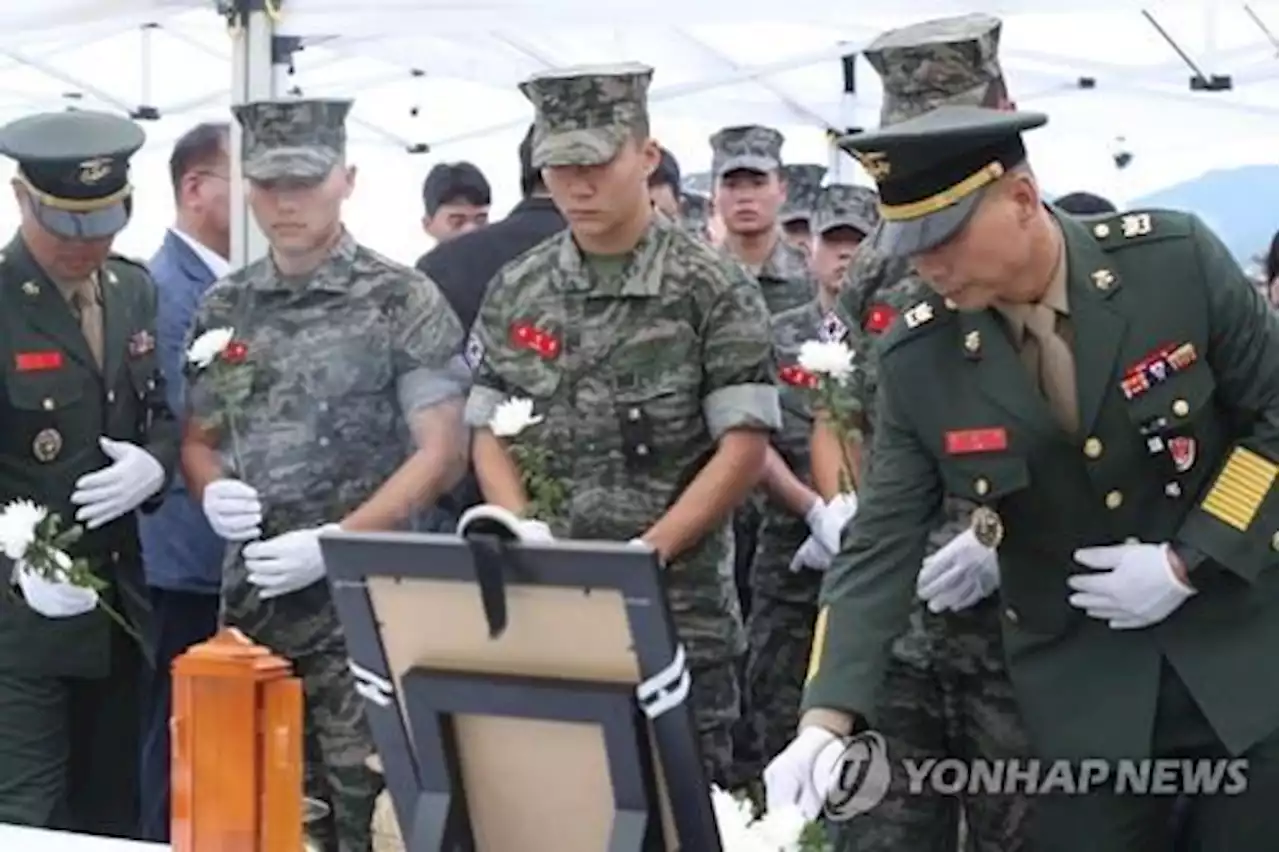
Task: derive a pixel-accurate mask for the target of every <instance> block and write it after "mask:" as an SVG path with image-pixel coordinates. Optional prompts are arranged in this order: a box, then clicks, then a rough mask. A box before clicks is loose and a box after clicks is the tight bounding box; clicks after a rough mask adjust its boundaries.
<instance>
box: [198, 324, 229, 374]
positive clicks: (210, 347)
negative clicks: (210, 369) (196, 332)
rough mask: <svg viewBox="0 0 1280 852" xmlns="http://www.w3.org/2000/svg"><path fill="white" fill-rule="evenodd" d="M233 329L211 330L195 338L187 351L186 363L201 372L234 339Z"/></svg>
mask: <svg viewBox="0 0 1280 852" xmlns="http://www.w3.org/2000/svg"><path fill="white" fill-rule="evenodd" d="M235 334H236V330H235V329H234V328H212V329H209V330H208V331H206V332H205V333H204V334H202V335H200V336H199V337H197V338H196V339H195V340H194V341H192V343H191V348H190V349H188V350H187V362H188V363H189V364H191V366H193V367H195V368H196V369H197V370H203V369H204V368H205V367H207V366H209V365H210V364H212V363H213V359H214V358H217V357H218V356H219V355H220V354H222V351H223V350H224V349H226V348H227V344H228V343H230V342H231V339H232V338H233V337H235Z"/></svg>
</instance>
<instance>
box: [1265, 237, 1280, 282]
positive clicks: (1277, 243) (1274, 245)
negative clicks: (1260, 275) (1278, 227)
mask: <svg viewBox="0 0 1280 852" xmlns="http://www.w3.org/2000/svg"><path fill="white" fill-rule="evenodd" d="M1278 251H1280V232H1277V233H1276V235H1275V236H1273V237H1272V238H1271V249H1270V250H1269V251H1268V252H1267V283H1270V282H1272V281H1275V280H1276V278H1280V273H1278V272H1277V271H1276V266H1277V265H1280V256H1278V255H1277V252H1278Z"/></svg>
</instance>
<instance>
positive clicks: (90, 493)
mask: <svg viewBox="0 0 1280 852" xmlns="http://www.w3.org/2000/svg"><path fill="white" fill-rule="evenodd" d="M98 445H99V446H100V447H102V451H103V452H104V453H106V454H107V458H109V459H111V464H109V465H107V466H106V467H104V468H102V469H101V470H96V471H94V472H93V473H87V474H85V475H84V476H82V477H80V478H79V479H78V480H76V490H75V491H74V492H72V494H71V502H72V503H74V504H75V505H77V506H79V507H80V510H79V511H78V512H76V520H77V521H79V522H80V523H83V524H84V525H85V526H86V527H88V528H89V529H91V530H93V529H97V528H98V527H100V526H102V525H103V524H106V523H110V522H111V521H114V520H115V519H116V518H118V517H120V516H121V515H125V514H127V513H129V512H132V511H133V510H134V509H136V508H138V506H140V505H142V503H143V502H145V501H146V500H147V499H148V498H150V497H152V496H154V495H155V494H156V493H157V492H159V491H160V489H161V488H162V487H163V486H164V467H163V466H162V465H161V464H160V462H158V461H156V459H155V456H153V455H151V453H149V452H147V451H146V450H144V449H142V447H139V446H137V445H136V444H130V443H128V442H127V441H113V440H111V439H110V438H99V439H98Z"/></svg>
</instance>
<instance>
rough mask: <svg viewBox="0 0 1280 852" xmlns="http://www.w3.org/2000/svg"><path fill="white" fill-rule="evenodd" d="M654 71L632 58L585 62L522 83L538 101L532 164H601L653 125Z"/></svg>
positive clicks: (524, 91)
mask: <svg viewBox="0 0 1280 852" xmlns="http://www.w3.org/2000/svg"><path fill="white" fill-rule="evenodd" d="M652 80H653V69H652V68H650V67H649V66H648V65H641V64H640V63H637V62H629V63H625V64H620V65H580V66H575V67H572V68H559V69H556V70H553V71H547V72H544V73H542V74H537V75H535V76H533V77H531V78H529V79H528V80H526V81H524V82H523V83H521V84H520V92H521V94H523V95H524V96H525V97H526V98H528V99H529V101H530V102H531V103H532V104H533V108H534V111H535V116H534V120H533V165H534V167H535V168H539V169H541V168H544V167H546V166H599V165H603V164H605V163H607V162H609V161H610V160H612V159H613V158H614V157H616V156H617V155H618V150H619V149H620V148H621V147H622V144H623V143H624V142H625V141H626V140H627V138H628V137H629V136H631V135H633V134H634V133H635V132H636V131H638V130H642V129H644V128H646V127H647V126H648V123H649V83H650V82H651V81H652Z"/></svg>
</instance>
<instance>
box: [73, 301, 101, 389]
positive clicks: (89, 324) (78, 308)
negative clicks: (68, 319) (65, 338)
mask: <svg viewBox="0 0 1280 852" xmlns="http://www.w3.org/2000/svg"><path fill="white" fill-rule="evenodd" d="M97 291H98V287H97V284H96V283H94V282H93V281H89V282H87V283H86V284H85V285H83V286H81V287H79V288H78V289H77V290H76V291H75V293H74V294H73V295H72V296H71V310H72V311H73V312H74V313H75V315H76V318H77V319H78V320H80V330H81V331H82V332H84V339H85V341H87V342H88V344H89V351H90V352H92V353H93V360H95V361H97V362H98V369H102V345H103V344H102V302H101V300H100V299H99V298H98V292H97Z"/></svg>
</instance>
